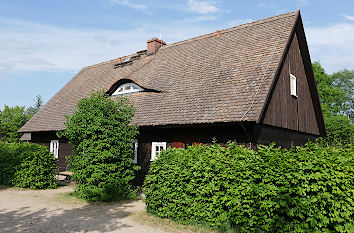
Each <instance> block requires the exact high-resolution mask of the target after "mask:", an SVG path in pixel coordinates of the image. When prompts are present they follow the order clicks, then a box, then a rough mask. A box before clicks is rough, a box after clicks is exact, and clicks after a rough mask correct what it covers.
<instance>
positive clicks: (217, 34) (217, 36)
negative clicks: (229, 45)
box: [216, 30, 220, 38]
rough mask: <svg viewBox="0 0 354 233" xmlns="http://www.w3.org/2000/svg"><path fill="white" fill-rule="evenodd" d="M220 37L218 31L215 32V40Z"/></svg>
mask: <svg viewBox="0 0 354 233" xmlns="http://www.w3.org/2000/svg"><path fill="white" fill-rule="evenodd" d="M219 37H220V30H217V31H216V38H219Z"/></svg>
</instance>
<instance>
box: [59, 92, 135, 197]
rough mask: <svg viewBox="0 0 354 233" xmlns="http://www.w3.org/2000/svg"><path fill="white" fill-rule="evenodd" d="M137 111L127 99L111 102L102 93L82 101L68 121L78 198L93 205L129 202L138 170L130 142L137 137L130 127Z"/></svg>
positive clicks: (62, 134) (64, 132)
mask: <svg viewBox="0 0 354 233" xmlns="http://www.w3.org/2000/svg"><path fill="white" fill-rule="evenodd" d="M133 115H134V107H133V106H132V105H131V104H129V102H128V100H127V99H126V98H123V97H120V98H117V99H116V100H112V99H110V97H109V96H107V95H105V94H104V93H103V92H97V93H93V94H91V96H90V98H85V99H82V100H80V101H79V103H78V106H77V110H76V111H75V114H74V115H73V116H72V117H68V121H67V123H66V127H67V128H66V130H65V131H63V132H62V133H60V134H59V135H58V136H65V137H66V138H67V139H69V142H70V143H71V144H73V145H74V152H73V155H72V156H69V165H70V166H71V170H72V171H73V176H72V178H73V180H74V181H75V182H76V184H77V186H76V189H75V192H76V194H77V195H78V196H79V197H80V198H83V199H86V200H90V201H111V200H118V199H122V198H129V196H130V195H131V181H132V179H134V172H135V170H137V169H138V166H136V165H135V164H133V163H132V162H131V161H130V160H131V159H133V158H134V154H133V151H132V145H131V141H132V140H134V138H135V137H136V135H137V134H138V130H137V127H135V126H130V125H129V123H130V122H131V119H132V117H133Z"/></svg>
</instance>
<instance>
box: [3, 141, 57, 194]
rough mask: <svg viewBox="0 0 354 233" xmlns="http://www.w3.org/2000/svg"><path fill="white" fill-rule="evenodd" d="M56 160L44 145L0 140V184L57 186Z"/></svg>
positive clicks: (37, 186)
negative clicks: (55, 177)
mask: <svg viewBox="0 0 354 233" xmlns="http://www.w3.org/2000/svg"><path fill="white" fill-rule="evenodd" d="M56 169H57V165H56V160H55V158H54V156H53V155H52V154H51V153H50V152H49V150H48V148H47V147H45V146H41V145H37V144H31V143H6V142H0V184H4V185H8V186H15V187H21V188H32V189H47V188H55V187H56V186H57V184H56V181H55V179H54V176H55V174H56Z"/></svg>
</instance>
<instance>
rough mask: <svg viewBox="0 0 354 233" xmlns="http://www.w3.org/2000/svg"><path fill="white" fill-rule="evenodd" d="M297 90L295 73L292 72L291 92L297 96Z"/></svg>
mask: <svg viewBox="0 0 354 233" xmlns="http://www.w3.org/2000/svg"><path fill="white" fill-rule="evenodd" d="M296 91H297V90H296V77H295V75H293V74H290V94H291V95H292V96H294V97H297V93H296Z"/></svg>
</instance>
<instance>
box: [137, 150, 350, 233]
mask: <svg viewBox="0 0 354 233" xmlns="http://www.w3.org/2000/svg"><path fill="white" fill-rule="evenodd" d="M353 163H354V158H353V148H348V149H335V148H329V147H327V148H322V147H319V146H317V145H315V144H312V143H308V144H307V145H306V146H305V147H296V148H295V147H294V148H292V149H290V150H285V149H280V148H275V147H274V145H271V146H260V147H259V148H258V151H252V150H249V149H247V148H244V147H242V146H238V145H237V144H236V143H230V144H229V147H227V148H223V147H220V146H218V145H212V146H190V147H187V149H171V148H170V149H167V150H166V151H164V152H162V153H161V154H160V157H159V158H158V159H157V160H155V161H154V162H153V163H152V164H151V167H150V171H149V175H148V176H147V177H146V180H145V183H144V193H145V195H146V199H145V202H146V209H147V211H148V212H150V213H153V214H155V215H157V216H159V217H161V218H171V219H174V220H176V221H178V222H181V223H186V224H198V225H205V226H207V227H210V228H216V229H224V230H225V229H233V230H238V231H241V232H254V231H267V232H268V231H271V232H311V231H338V232H349V231H350V230H351V229H353V210H354V204H353V199H352V197H353V196H354V195H353V194H354V189H353V183H354V181H353V175H354V172H353V167H354V166H353V165H354V164H353Z"/></svg>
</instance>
